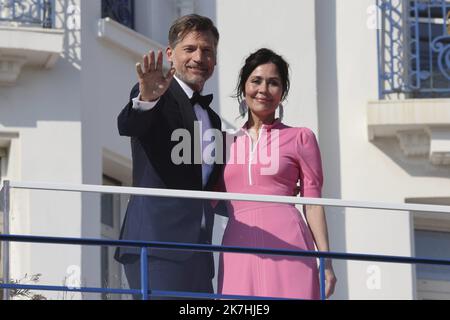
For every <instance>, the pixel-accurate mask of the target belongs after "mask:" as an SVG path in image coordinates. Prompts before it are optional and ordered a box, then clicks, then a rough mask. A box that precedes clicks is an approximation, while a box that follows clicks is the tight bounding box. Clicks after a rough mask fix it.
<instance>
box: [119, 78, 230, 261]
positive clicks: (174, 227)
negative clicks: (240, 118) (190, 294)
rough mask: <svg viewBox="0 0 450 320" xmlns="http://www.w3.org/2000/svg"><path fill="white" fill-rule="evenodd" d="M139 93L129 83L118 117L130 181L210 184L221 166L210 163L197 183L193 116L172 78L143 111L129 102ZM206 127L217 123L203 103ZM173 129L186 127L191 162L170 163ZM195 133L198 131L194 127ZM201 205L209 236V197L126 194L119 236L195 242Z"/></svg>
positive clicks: (126, 254) (178, 255) (124, 254)
mask: <svg viewBox="0 0 450 320" xmlns="http://www.w3.org/2000/svg"><path fill="white" fill-rule="evenodd" d="M138 94H139V86H138V85H135V86H134V88H133V89H132V91H131V94H130V102H129V103H128V104H127V105H126V106H125V108H124V109H123V110H122V112H121V113H120V115H119V117H118V128H119V133H120V135H122V136H129V137H131V148H132V159H133V186H135V187H144V188H167V189H182V190H209V191H211V190H213V187H214V185H215V183H216V182H217V179H218V177H219V175H220V173H221V170H222V166H221V165H220V164H217V163H215V164H214V167H213V170H212V173H211V175H210V177H209V180H208V183H207V185H206V186H205V188H203V187H202V167H201V164H194V161H193V158H194V146H193V144H194V137H198V136H196V135H194V121H196V120H197V118H196V115H195V112H194V108H193V107H192V105H191V103H190V101H189V99H188V97H187V95H186V93H185V92H184V91H183V89H182V88H181V87H180V85H179V84H178V82H177V81H176V80H175V79H173V80H172V82H171V85H170V87H169V89H168V90H167V91H166V92H165V94H164V95H162V96H161V98H160V100H159V101H158V103H157V104H156V106H155V107H154V108H153V109H151V110H149V111H139V110H135V109H133V108H132V101H131V99H132V98H135V97H137V96H138ZM206 110H207V112H208V115H209V118H210V121H211V126H212V128H215V129H217V130H220V129H221V120H220V118H219V116H218V115H217V114H216V113H215V112H214V111H213V110H212V109H211V108H209V107H208V108H207V109H206ZM176 129H187V130H188V131H189V133H190V136H191V147H192V148H191V157H192V159H191V164H180V165H176V164H174V163H173V161H172V159H171V153H172V148H173V147H174V146H175V145H177V144H178V143H179V141H171V136H172V133H173V131H174V130H176ZM200 134H201V133H200ZM203 208H204V210H205V213H206V214H205V217H206V233H207V237H208V239H211V238H212V230H213V224H214V215H213V214H212V209H211V204H210V201H209V200H195V199H178V198H164V197H147V196H131V198H130V201H129V203H128V208H127V213H126V216H125V220H124V223H123V225H122V230H121V235H120V238H121V239H124V240H137V241H163V242H181V243H198V241H199V238H200V230H201V220H202V212H203ZM136 255H139V249H136V248H125V247H122V248H118V249H117V251H116V255H115V258H116V260H118V261H119V262H122V263H127V262H128V261H129V260H130V258H131V259H136V257H137V256H136ZM149 255H151V256H155V257H159V258H163V259H170V260H174V261H183V260H185V259H188V258H189V257H190V256H191V255H192V251H171V250H155V249H152V250H149Z"/></svg>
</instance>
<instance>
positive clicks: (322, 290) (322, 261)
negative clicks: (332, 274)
mask: <svg viewBox="0 0 450 320" xmlns="http://www.w3.org/2000/svg"><path fill="white" fill-rule="evenodd" d="M319 261H320V262H319V269H320V299H321V300H326V299H327V297H326V292H325V258H323V257H321V258H320V259H319Z"/></svg>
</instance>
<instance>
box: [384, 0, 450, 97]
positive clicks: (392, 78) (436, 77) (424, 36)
mask: <svg viewBox="0 0 450 320" xmlns="http://www.w3.org/2000/svg"><path fill="white" fill-rule="evenodd" d="M377 6H378V15H379V16H378V23H379V25H378V69H379V90H380V94H379V95H380V98H384V97H386V96H388V95H391V94H405V96H406V97H409V98H440V97H450V1H449V0H377Z"/></svg>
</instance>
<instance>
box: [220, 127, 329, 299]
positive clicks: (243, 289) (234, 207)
mask: <svg viewBox="0 0 450 320" xmlns="http://www.w3.org/2000/svg"><path fill="white" fill-rule="evenodd" d="M229 137H230V136H229ZM231 141H232V143H231V146H229V150H228V152H229V159H228V160H227V162H226V165H225V168H224V175H223V186H222V187H223V188H224V191H225V192H234V193H252V194H267V195H282V196H292V195H294V190H295V188H296V184H297V181H299V180H300V188H301V191H300V195H301V196H304V197H320V196H321V188H322V165H321V158H320V151H319V147H318V144H317V141H316V138H315V136H314V133H313V132H312V131H311V130H309V129H307V128H291V127H288V126H286V125H284V124H282V123H281V122H279V121H278V120H277V121H276V122H275V123H274V124H273V125H265V126H264V127H263V128H262V129H261V130H260V136H259V139H258V142H257V143H256V144H255V146H253V148H252V140H251V138H250V136H249V134H248V132H247V130H246V126H244V127H243V128H242V129H241V130H240V132H239V133H238V134H237V135H236V136H235V137H234V140H233V139H231ZM228 210H229V221H228V225H227V227H226V229H225V233H224V236H223V242H222V244H223V245H224V246H240V247H241V246H242V247H262V248H281V249H294V250H298V249H300V250H315V248H314V240H313V237H312V234H311V231H310V229H309V227H308V226H307V225H306V224H305V222H304V219H303V218H302V217H301V216H300V212H299V211H298V210H297V208H296V207H295V206H294V205H290V204H277V203H262V202H246V201H230V202H229V204H228ZM218 281H219V282H218V292H219V293H221V294H230V295H250V296H262V297H280V298H295V299H318V298H319V295H320V293H319V291H320V290H319V276H318V268H317V262H316V259H315V258H303V257H286V256H273V255H254V254H237V253H223V254H221V255H220V263H219V274H218Z"/></svg>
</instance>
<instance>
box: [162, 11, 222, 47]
mask: <svg viewBox="0 0 450 320" xmlns="http://www.w3.org/2000/svg"><path fill="white" fill-rule="evenodd" d="M192 31H200V32H205V31H206V32H207V31H211V33H212V35H213V36H214V39H215V41H214V45H215V46H216V47H217V44H218V43H219V31H218V30H217V28H216V27H215V26H214V23H213V22H212V21H211V19H209V18H207V17H203V16H199V15H198V14H188V15H185V16H182V17H180V18H178V19H177V20H175V21H174V22H173V24H172V26H171V27H170V30H169V46H170V47H171V48H175V46H176V45H177V44H178V43H179V42H180V41H182V40H183V39H184V37H185V36H186V35H187V34H188V33H190V32H192Z"/></svg>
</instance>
